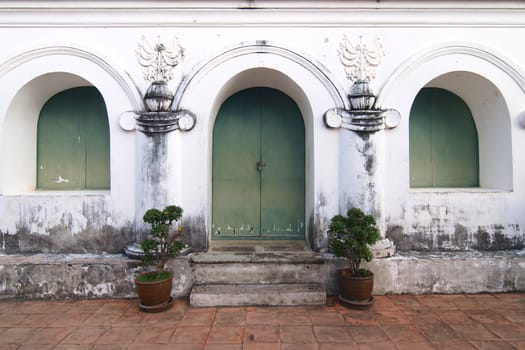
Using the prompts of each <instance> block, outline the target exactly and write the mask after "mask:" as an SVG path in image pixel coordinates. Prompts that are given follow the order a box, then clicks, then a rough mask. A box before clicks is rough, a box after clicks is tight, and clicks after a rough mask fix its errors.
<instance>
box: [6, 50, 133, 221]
mask: <svg viewBox="0 0 525 350" xmlns="http://www.w3.org/2000/svg"><path fill="white" fill-rule="evenodd" d="M118 67H119V65H118V64H116V63H115V62H112V61H110V60H108V59H106V58H103V57H102V56H101V55H98V54H95V53H93V51H92V50H88V49H85V48H79V47H75V46H72V45H68V44H66V45H51V46H45V47H38V48H33V49H29V50H26V51H24V52H22V53H19V54H16V55H14V56H13V57H11V58H10V59H8V60H7V61H5V62H4V63H3V64H2V65H0V87H2V91H5V93H4V94H2V96H0V145H1V147H0V152H1V153H0V167H1V168H2V172H1V174H0V193H2V194H17V195H20V194H23V195H32V194H36V193H35V192H33V191H34V190H35V188H36V127H37V122H38V116H39V113H40V110H41V108H42V106H43V105H44V104H45V102H46V101H47V100H48V99H49V98H50V97H51V96H53V95H54V94H56V93H58V92H60V91H63V90H66V89H69V88H73V87H78V86H94V87H96V88H97V89H98V90H99V92H100V93H101V95H102V97H103V98H104V102H105V104H106V109H107V112H108V119H109V120H108V121H109V128H110V159H111V191H110V193H109V194H110V196H111V197H112V198H114V199H116V201H115V204H116V206H118V207H119V211H120V212H122V213H133V211H134V199H133V197H134V191H130V188H131V189H134V188H135V186H134V182H135V181H134V175H133V174H134V173H135V152H134V149H135V138H134V134H132V133H126V132H124V131H123V130H122V129H121V128H120V127H119V123H118V121H119V116H120V114H122V112H123V111H127V110H136V109H137V108H140V106H141V99H140V95H139V93H138V91H137V89H136V88H135V84H133V82H132V81H131V80H130V78H129V77H127V76H126V74H124V73H123V72H122V71H120V70H119V68H118ZM14 150H16V152H14ZM119 173H124V174H126V177H125V178H124V179H123V178H121V177H120V176H119ZM86 193H87V192H86V191H81V192H79V193H76V194H75V193H74V192H69V191H68V192H64V193H57V192H53V191H46V192H41V193H39V194H38V195H39V196H42V195H57V194H59V195H85V194H86ZM106 195H107V192H106ZM117 202H118V203H117Z"/></svg>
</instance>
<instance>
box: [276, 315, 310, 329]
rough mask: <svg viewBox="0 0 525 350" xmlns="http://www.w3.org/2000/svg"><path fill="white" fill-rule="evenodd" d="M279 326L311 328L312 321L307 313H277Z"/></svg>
mask: <svg viewBox="0 0 525 350" xmlns="http://www.w3.org/2000/svg"><path fill="white" fill-rule="evenodd" d="M278 318H279V324H280V325H281V326H311V325H312V320H311V319H310V317H308V313H306V312H303V313H295V312H293V313H279V315H278Z"/></svg>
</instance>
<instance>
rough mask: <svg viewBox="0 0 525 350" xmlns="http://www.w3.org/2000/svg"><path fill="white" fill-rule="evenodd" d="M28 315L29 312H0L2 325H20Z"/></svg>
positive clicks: (0, 325)
mask: <svg viewBox="0 0 525 350" xmlns="http://www.w3.org/2000/svg"><path fill="white" fill-rule="evenodd" d="M27 317H28V315H27V314H0V327H14V326H18V325H19V324H20V323H21V322H22V321H24V320H25V319H26V318H27Z"/></svg>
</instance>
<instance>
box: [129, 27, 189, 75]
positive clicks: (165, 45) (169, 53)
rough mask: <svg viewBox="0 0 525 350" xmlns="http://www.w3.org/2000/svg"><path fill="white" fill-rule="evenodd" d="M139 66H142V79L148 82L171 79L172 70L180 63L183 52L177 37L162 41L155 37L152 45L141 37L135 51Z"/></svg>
mask: <svg viewBox="0 0 525 350" xmlns="http://www.w3.org/2000/svg"><path fill="white" fill-rule="evenodd" d="M135 53H136V55H137V59H138V62H139V64H140V65H141V66H142V73H143V74H144V79H145V80H147V81H149V82H154V81H165V82H168V81H170V80H171V79H172V78H173V69H174V68H175V67H176V66H177V65H178V64H179V63H180V61H181V60H182V56H183V54H184V50H183V49H182V47H181V46H180V45H179V42H178V39H177V37H172V38H171V39H170V40H162V39H161V38H160V37H157V40H156V42H155V43H154V44H152V43H151V42H150V41H148V40H147V39H146V37H145V36H144V35H143V36H141V39H140V41H139V44H138V48H137V50H135Z"/></svg>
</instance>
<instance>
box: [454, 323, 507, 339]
mask: <svg viewBox="0 0 525 350" xmlns="http://www.w3.org/2000/svg"><path fill="white" fill-rule="evenodd" d="M450 327H452V329H453V330H454V331H455V332H456V333H457V334H459V335H461V336H462V337H463V338H464V339H466V340H489V339H497V338H498V337H497V336H496V335H495V334H494V333H492V332H491V331H489V330H488V329H487V328H485V327H484V326H483V325H481V324H451V325H450Z"/></svg>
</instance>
